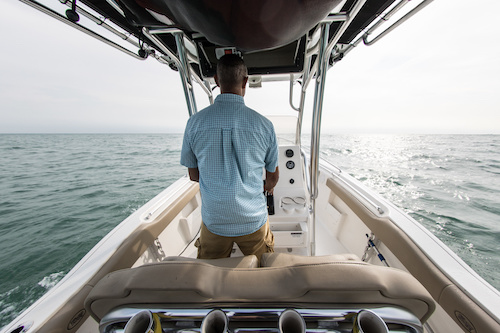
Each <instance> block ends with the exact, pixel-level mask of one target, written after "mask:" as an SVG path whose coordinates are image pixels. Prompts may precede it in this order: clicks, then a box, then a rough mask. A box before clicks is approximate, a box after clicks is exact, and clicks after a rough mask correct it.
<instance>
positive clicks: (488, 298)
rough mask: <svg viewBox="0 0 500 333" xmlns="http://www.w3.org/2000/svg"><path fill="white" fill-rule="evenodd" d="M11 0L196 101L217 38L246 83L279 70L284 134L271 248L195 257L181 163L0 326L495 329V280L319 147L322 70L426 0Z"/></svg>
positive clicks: (195, 227)
mask: <svg viewBox="0 0 500 333" xmlns="http://www.w3.org/2000/svg"><path fill="white" fill-rule="evenodd" d="M20 1H22V2H24V3H26V4H27V5H29V6H31V7H33V8H35V9H37V10H39V11H41V12H43V13H45V14H48V15H50V16H51V17H53V18H54V19H57V20H59V21H61V22H63V23H65V24H68V25H69V26H72V27H74V28H76V29H78V30H80V31H82V32H83V33H86V34H88V35H90V36H92V37H95V38H97V39H98V40H100V41H102V42H104V43H106V44H108V45H110V46H112V47H114V48H115V49H118V50H120V51H122V52H124V53H125V54H127V55H129V56H132V57H134V58H136V59H138V60H144V59H146V58H148V57H153V58H155V59H156V60H158V62H159V63H161V64H162V65H167V66H169V67H170V68H172V70H175V71H178V72H179V75H180V77H181V83H182V86H183V90H184V95H185V100H186V105H187V109H188V113H189V115H190V116H191V115H193V114H195V113H196V112H197V106H196V99H195V95H194V92H193V89H194V88H193V87H194V84H195V83H196V84H198V85H199V86H200V87H201V89H202V90H203V91H204V92H205V93H206V95H207V98H208V99H209V101H210V102H213V99H214V93H213V90H214V88H215V82H214V80H213V75H214V73H215V64H216V61H217V58H218V57H220V56H221V55H224V54H227V53H231V54H235V53H236V54H239V55H241V56H242V57H243V58H244V60H245V62H246V64H247V65H248V69H249V87H250V88H258V87H262V89H265V86H266V84H267V83H269V82H272V81H285V82H289V85H290V89H289V94H290V96H289V102H290V103H289V104H290V112H289V114H287V115H278V116H273V115H266V116H268V118H269V119H270V120H271V121H273V123H274V124H275V128H276V131H277V133H278V136H279V139H280V143H279V153H280V157H279V168H280V180H279V182H278V184H277V186H276V188H275V190H274V196H273V199H272V200H271V201H269V211H270V215H269V220H270V224H271V229H272V230H273V233H274V236H275V253H272V254H267V255H264V256H263V257H262V259H261V260H260V262H258V261H257V260H256V258H255V256H244V255H243V254H242V253H241V251H239V249H238V248H237V247H235V248H234V249H233V253H232V255H231V257H229V258H223V259H212V260H202V259H196V248H195V246H194V242H195V240H196V239H197V237H198V233H199V230H200V226H201V198H200V191H199V185H198V184H197V183H196V182H192V181H190V179H189V177H187V175H186V176H185V177H182V178H180V179H179V180H177V181H176V182H175V183H173V184H172V185H171V186H169V187H168V188H166V189H165V190H164V191H162V192H161V193H160V194H158V195H157V196H156V197H154V198H153V199H152V200H150V201H149V202H148V203H146V204H145V205H144V206H143V207H141V208H140V209H138V210H137V211H135V212H134V213H133V214H131V215H130V216H129V217H128V218H126V219H125V220H124V221H123V222H121V223H120V224H118V225H117V226H116V227H115V228H114V229H113V230H112V231H111V232H109V234H107V235H106V236H105V237H104V238H103V239H102V240H101V241H100V242H99V243H98V244H97V245H96V246H95V247H94V248H93V249H92V250H91V251H89V252H88V253H87V254H86V255H85V256H84V257H83V258H82V259H81V261H80V262H78V264H77V265H76V266H75V267H74V268H73V269H71V271H70V272H68V274H67V275H66V276H65V277H64V278H63V279H62V280H61V281H60V282H59V283H58V284H57V285H56V286H54V287H53V288H52V289H50V290H49V291H48V292H47V293H46V294H45V295H43V296H42V297H41V298H40V299H38V300H37V301H36V302H35V303H34V304H33V305H32V306H30V307H29V308H28V309H26V310H25V311H24V312H23V313H21V314H20V315H19V316H18V317H17V318H16V319H15V320H13V321H12V322H11V323H10V324H8V325H7V326H6V327H4V329H3V330H2V332H5V333H21V332H78V333H83V332H97V331H99V332H103V333H104V332H210V333H222V332H235V333H236V332H241V333H243V332H250V331H260V332H285V333H292V332H415V333H419V332H428V333H432V332H480V333H491V332H500V293H499V291H498V290H496V289H495V288H494V287H492V286H491V285H490V284H489V283H487V282H486V281H485V280H484V279H483V278H481V277H480V276H479V275H478V274H477V273H476V272H474V271H473V270H472V269H471V268H470V267H469V266H468V265H467V264H465V263H464V262H463V261H462V260H461V259H460V258H459V257H458V256H457V255H456V254H455V253H453V252H452V251H451V250H450V249H449V248H448V247H447V246H445V245H444V244H443V243H442V242H441V241H440V240H438V239H437V238H436V237H435V236H434V235H432V234H431V233H430V232H429V231H428V230H426V229H425V228H424V227H423V226H422V225H420V224H419V223H418V222H417V221H415V220H414V219H413V218H411V217H410V216H409V215H408V214H406V213H404V212H403V211H402V210H401V209H400V208H398V207H397V206H396V205H394V204H393V203H391V202H389V201H388V200H386V199H384V198H383V197H381V196H380V195H378V194H377V193H375V192H374V191H372V190H370V189H369V188H367V187H366V186H364V185H362V184H361V183H360V182H359V181H357V180H356V179H355V178H354V177H352V176H350V175H349V174H348V173H347V172H346V171H344V170H342V169H340V168H338V167H336V166H335V165H332V164H330V163H328V162H327V161H325V160H323V159H321V158H320V152H319V146H320V139H321V131H320V130H321V119H322V113H323V103H322V102H323V98H324V94H325V79H326V75H327V72H328V71H329V70H331V69H332V68H335V64H336V63H337V62H339V61H341V60H342V59H343V58H344V57H345V56H347V55H348V54H349V53H350V52H351V51H352V50H353V49H354V48H356V47H357V46H359V45H361V44H365V45H373V44H374V43H376V42H377V41H379V40H380V39H382V38H384V36H386V35H387V34H389V33H390V32H391V31H392V30H394V29H396V28H397V27H398V26H400V25H401V24H403V23H404V22H405V21H406V20H408V19H409V18H411V17H412V16H413V15H415V14H417V13H418V12H419V11H420V10H422V9H424V8H425V7H426V6H427V5H429V4H430V3H431V2H432V0H422V1H418V3H417V4H416V5H413V4H411V5H408V3H409V0H311V1H307V0H301V1H299V0H293V1H292V0H290V1H262V0H255V1H244V0H233V1H209V0H192V1H181V0H119V1H118V0H116V1H115V0H78V1H77V0H72V1H71V0H61V1H60V3H58V4H57V5H58V6H59V7H60V9H59V11H58V10H55V9H53V8H51V7H48V6H47V5H44V4H43V3H40V2H38V1H36V0H20ZM61 8H62V9H61ZM426 10H427V9H426ZM61 11H62V13H60V12H61ZM80 17H85V18H86V19H88V20H89V21H92V22H94V23H96V24H97V26H96V27H95V29H89V28H88V27H86V26H84V25H82V24H80V23H79V21H80ZM96 31H97V32H96ZM100 31H105V33H102V32H100ZM110 34H112V35H115V36H118V39H120V41H121V42H116V41H115V40H113V39H112V38H110V37H108V36H109V35H110ZM310 85H311V87H313V88H314V98H313V110H312V117H311V135H310V142H303V137H304V136H303V135H302V132H303V124H304V123H305V119H304V113H305V98H306V92H307V90H308V87H309V86H310Z"/></svg>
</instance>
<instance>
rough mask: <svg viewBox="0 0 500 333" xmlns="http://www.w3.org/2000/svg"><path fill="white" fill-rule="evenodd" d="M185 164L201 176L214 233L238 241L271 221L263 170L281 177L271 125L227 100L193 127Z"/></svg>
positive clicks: (206, 216)
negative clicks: (236, 238)
mask: <svg viewBox="0 0 500 333" xmlns="http://www.w3.org/2000/svg"><path fill="white" fill-rule="evenodd" d="M181 164H182V165H184V166H185V167H188V168H198V170H199V173H200V192H201V201H202V208H201V216H202V219H203V223H204V224H205V225H206V226H207V228H208V230H210V231H211V232H212V233H214V234H217V235H220V236H226V237H235V236H242V235H248V234H251V233H253V232H255V231H257V230H259V229H260V228H261V227H262V226H263V225H264V223H266V221H267V204H266V199H265V197H264V195H263V193H262V192H263V182H262V175H263V168H264V167H265V168H266V170H268V171H270V172H275V171H276V167H277V166H278V142H277V139H276V133H275V132H274V127H273V124H272V123H271V121H270V120H268V119H267V118H265V117H264V116H262V115H260V114H259V113H257V112H255V111H254V110H252V109H250V108H248V107H247V106H245V102H244V100H243V97H242V96H239V95H235V94H221V95H219V96H217V98H216V99H215V101H214V104H213V105H210V106H209V107H207V108H205V109H203V110H201V111H200V112H198V113H196V114H194V115H193V116H192V117H191V118H190V119H189V120H188V122H187V125H186V130H185V132H184V141H183V143H182V152H181Z"/></svg>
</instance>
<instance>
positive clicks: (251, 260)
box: [163, 255, 259, 268]
mask: <svg viewBox="0 0 500 333" xmlns="http://www.w3.org/2000/svg"><path fill="white" fill-rule="evenodd" d="M163 261H178V262H179V261H180V262H194V261H195V262H204V263H206V264H210V265H214V266H218V267H226V268H257V267H259V260H257V257H256V256H255V255H249V256H244V257H229V258H220V259H195V258H188V257H178V256H172V257H166V258H165V259H163Z"/></svg>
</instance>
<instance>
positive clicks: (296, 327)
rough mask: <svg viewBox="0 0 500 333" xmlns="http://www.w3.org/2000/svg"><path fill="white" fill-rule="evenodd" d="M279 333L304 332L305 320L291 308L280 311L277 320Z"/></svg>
mask: <svg viewBox="0 0 500 333" xmlns="http://www.w3.org/2000/svg"><path fill="white" fill-rule="evenodd" d="M278 326H279V331H280V333H305V332H306V322H305V320H304V318H303V317H302V316H301V314H300V313H298V312H297V311H295V310H293V309H288V310H285V311H283V312H282V313H281V315H280V318H279V321H278Z"/></svg>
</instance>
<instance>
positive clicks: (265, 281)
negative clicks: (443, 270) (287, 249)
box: [85, 261, 435, 321]
mask: <svg viewBox="0 0 500 333" xmlns="http://www.w3.org/2000/svg"><path fill="white" fill-rule="evenodd" d="M134 304H135V305H137V304H140V305H141V306H142V307H144V306H151V307H154V308H173V307H180V308H200V307H203V308H207V307H219V306H222V305H224V306H242V305H244V306H252V304H258V305H259V306H269V307H276V306H283V307H287V306H290V305H293V306H294V307H304V308H306V307H314V306H320V307H329V306H331V307H335V306H338V305H339V304H341V305H343V306H357V305H358V306H359V305H361V306H366V305H367V304H368V305H375V306H377V305H394V306H399V307H403V308H405V309H407V310H409V311H411V312H412V313H413V314H415V315H416V316H417V317H418V318H419V319H420V320H421V321H425V320H426V319H427V318H428V317H429V316H430V314H431V313H432V312H433V311H434V308H435V305H434V301H433V300H432V298H431V296H430V295H429V293H428V292H427V291H426V290H425V288H423V287H422V285H421V284H420V283H419V282H418V281H417V280H415V279H414V278H413V277H412V276H411V275H410V274H408V273H406V272H404V271H401V270H397V269H393V268H388V267H381V266H374V265H369V264H366V263H363V262H358V261H345V262H333V263H319V264H317V263H313V264H307V263H306V264H297V265H294V266H282V267H263V268H224V267H218V266H214V265H210V264H207V263H205V262H199V261H192V262H176V261H169V262H161V263H156V264H149V265H144V266H140V267H136V268H130V269H124V270H119V271H116V272H113V273H110V274H108V275H107V276H106V277H104V278H103V279H102V280H101V281H99V283H97V284H96V286H94V287H93V289H92V291H91V292H90V294H89V296H88V297H87V299H86V301H85V307H86V309H87V310H88V311H89V313H90V314H91V315H92V316H93V317H94V318H95V319H97V320H100V319H101V318H102V317H103V316H104V315H105V314H107V313H108V312H110V311H111V310H112V309H115V308H117V307H121V306H130V305H134Z"/></svg>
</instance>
